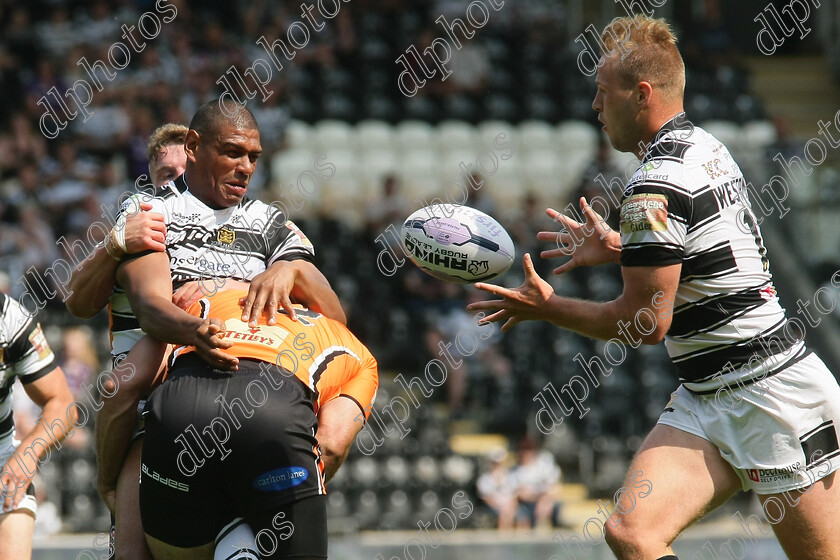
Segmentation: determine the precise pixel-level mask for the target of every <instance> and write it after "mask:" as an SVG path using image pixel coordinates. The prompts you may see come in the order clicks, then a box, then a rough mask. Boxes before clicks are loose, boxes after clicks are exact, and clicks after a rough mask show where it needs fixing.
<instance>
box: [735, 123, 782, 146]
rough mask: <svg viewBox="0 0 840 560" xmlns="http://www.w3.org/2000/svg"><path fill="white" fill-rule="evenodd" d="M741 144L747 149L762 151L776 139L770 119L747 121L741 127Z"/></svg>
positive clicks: (774, 129) (774, 128)
mask: <svg viewBox="0 0 840 560" xmlns="http://www.w3.org/2000/svg"><path fill="white" fill-rule="evenodd" d="M741 131H742V134H743V137H742V138H743V144H744V147H745V148H746V149H747V150H761V151H764V150H765V149H766V148H767V147H768V146H771V145H773V143H774V142H775V141H776V127H775V126H774V125H773V123H772V122H771V121H765V120H761V121H749V122H747V123H744V125H743V126H742V127H741Z"/></svg>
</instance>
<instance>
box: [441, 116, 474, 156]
mask: <svg viewBox="0 0 840 560" xmlns="http://www.w3.org/2000/svg"><path fill="white" fill-rule="evenodd" d="M437 132H438V136H437V141H438V142H439V145H440V148H441V150H443V151H449V150H469V151H473V152H474V151H475V140H476V133H475V128H474V127H473V125H471V124H469V123H467V122H464V121H457V120H446V121H443V122H441V123H440V124H439V125H438V126H437Z"/></svg>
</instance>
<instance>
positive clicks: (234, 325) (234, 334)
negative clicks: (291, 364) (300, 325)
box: [219, 319, 289, 350]
mask: <svg viewBox="0 0 840 560" xmlns="http://www.w3.org/2000/svg"><path fill="white" fill-rule="evenodd" d="M288 335H289V331H287V330H286V329H284V328H283V327H279V326H277V325H259V326H257V327H249V326H248V323H243V322H242V321H240V320H239V319H225V331H224V332H222V333H220V334H219V338H228V339H230V340H233V341H236V342H249V343H252V344H259V345H261V346H267V347H269V348H272V349H274V350H277V349H279V348H280V344H281V343H282V342H283V340H285V338H286V337H287V336H288Z"/></svg>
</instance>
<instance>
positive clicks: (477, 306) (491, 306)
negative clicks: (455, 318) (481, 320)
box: [467, 299, 504, 311]
mask: <svg viewBox="0 0 840 560" xmlns="http://www.w3.org/2000/svg"><path fill="white" fill-rule="evenodd" d="M502 303H504V300H501V299H487V300H484V301H474V302H472V303H470V304H468V305H467V311H481V310H487V311H497V310H499V309H501V306H502Z"/></svg>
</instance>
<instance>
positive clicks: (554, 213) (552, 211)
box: [545, 208, 580, 226]
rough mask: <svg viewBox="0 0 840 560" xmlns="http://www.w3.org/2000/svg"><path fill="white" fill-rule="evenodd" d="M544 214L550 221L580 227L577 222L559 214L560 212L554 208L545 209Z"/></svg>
mask: <svg viewBox="0 0 840 560" xmlns="http://www.w3.org/2000/svg"><path fill="white" fill-rule="evenodd" d="M545 213H546V214H548V217H549V218H551V219H552V220H554V221H555V222H564V223H569V224H571V225H573V226H579V225H580V223H579V222H578V221H577V220H575V219H572V218H570V217H568V216H566V215H565V214H561V213H560V212H558V211H557V210H555V209H554V208H546V209H545Z"/></svg>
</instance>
